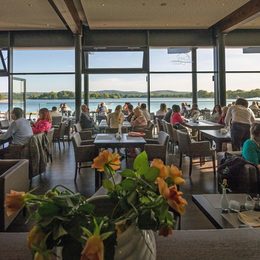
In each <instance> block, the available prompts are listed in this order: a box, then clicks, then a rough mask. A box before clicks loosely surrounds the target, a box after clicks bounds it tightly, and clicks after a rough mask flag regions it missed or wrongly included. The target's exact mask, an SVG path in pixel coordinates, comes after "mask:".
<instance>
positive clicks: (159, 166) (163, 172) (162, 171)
mask: <svg viewBox="0 0 260 260" xmlns="http://www.w3.org/2000/svg"><path fill="white" fill-rule="evenodd" d="M151 167H154V168H157V169H159V170H160V175H159V177H161V178H163V179H166V178H167V177H168V175H169V169H168V168H167V167H166V166H165V165H164V163H163V161H162V160H161V159H153V161H152V163H151Z"/></svg>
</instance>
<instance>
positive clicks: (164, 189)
mask: <svg viewBox="0 0 260 260" xmlns="http://www.w3.org/2000/svg"><path fill="white" fill-rule="evenodd" d="M156 182H157V184H158V188H159V192H160V194H161V195H162V196H163V197H164V198H165V199H168V197H169V195H170V190H169V188H168V185H167V183H166V182H165V181H164V179H162V178H160V177H157V178H156Z"/></svg>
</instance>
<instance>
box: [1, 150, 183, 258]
mask: <svg viewBox="0 0 260 260" xmlns="http://www.w3.org/2000/svg"><path fill="white" fill-rule="evenodd" d="M120 167H121V162H120V156H119V154H117V153H112V152H110V151H109V150H104V151H102V152H100V154H99V156H98V157H96V158H95V159H94V161H93V164H92V168H95V169H96V170H97V171H99V172H100V174H104V175H106V178H103V182H102V183H103V187H104V188H105V189H106V190H107V201H108V202H109V204H106V205H105V206H104V207H101V208H103V209H107V210H108V213H105V214H104V212H103V213H101V214H100V212H99V211H100V209H98V208H95V203H94V204H93V203H92V202H91V200H87V199H86V198H85V197H84V196H82V195H81V194H79V193H74V192H72V191H71V190H69V189H68V188H66V187H64V186H62V185H58V186H56V187H54V188H53V189H51V190H49V191H47V192H46V193H45V194H44V195H35V194H33V193H32V192H27V193H25V192H17V191H11V192H10V194H7V196H6V200H5V207H6V213H7V214H8V215H10V214H13V213H14V212H16V211H17V210H18V209H20V207H22V206H25V207H26V209H27V211H28V213H29V220H33V221H34V223H35V224H34V226H33V227H32V229H31V230H30V232H29V234H28V246H29V248H30V249H31V250H32V253H33V256H34V260H39V259H44V260H49V259H55V258H57V257H58V253H57V252H58V251H57V250H56V249H57V248H59V249H60V253H61V257H62V258H60V259H64V260H67V259H69V260H73V259H75V260H76V259H81V260H86V259H98V260H102V259H123V258H120V254H119V256H118V252H117V251H118V250H119V248H118V247H119V244H120V243H121V242H120V241H119V239H120V237H123V235H124V234H127V233H126V232H127V231H128V230H129V228H132V229H134V230H139V231H138V232H140V234H141V236H143V237H145V233H143V231H144V230H152V231H159V234H160V235H163V236H167V235H169V234H171V233H172V230H173V228H174V224H175V221H174V214H176V213H177V214H183V213H184V210H185V206H186V204H187V202H186V200H185V199H183V198H182V196H181V195H182V193H181V192H180V191H178V188H177V186H178V185H181V184H183V183H184V182H185V181H184V179H183V178H182V173H181V171H180V170H179V169H178V168H177V167H176V166H174V165H171V166H166V165H164V163H163V162H162V161H161V160H160V159H154V160H153V161H152V162H151V164H150V163H149V161H148V158H147V154H146V153H145V152H142V153H140V154H139V155H138V156H137V157H136V158H135V160H134V163H133V169H124V170H123V171H118V170H119V169H120ZM117 171H118V172H117ZM116 172H117V173H116ZM115 174H118V175H120V177H121V181H120V182H119V183H116V180H115ZM108 205H110V206H108ZM169 207H170V208H172V209H174V211H173V212H170V211H169ZM101 211H102V210H101ZM134 232H135V233H136V232H137V231H134ZM125 236H127V235H125ZM127 239H128V243H131V235H130V236H129V237H127ZM147 246H148V249H149V250H150V251H151V252H152V254H154V251H153V250H152V249H151V248H150V247H151V245H147ZM134 251H135V250H134ZM155 258H156V256H155V255H154V256H153V257H152V258H150V259H155ZM130 259H132V258H130ZM135 259H136V258H135ZM138 259H141V258H138ZM142 259H143V258H142Z"/></svg>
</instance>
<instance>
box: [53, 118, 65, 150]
mask: <svg viewBox="0 0 260 260" xmlns="http://www.w3.org/2000/svg"><path fill="white" fill-rule="evenodd" d="M66 127H67V123H66V122H62V123H60V126H59V128H54V134H53V142H57V143H58V145H59V151H60V142H61V141H62V143H63V147H65V142H64V141H65V131H66Z"/></svg>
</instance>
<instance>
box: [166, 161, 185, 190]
mask: <svg viewBox="0 0 260 260" xmlns="http://www.w3.org/2000/svg"><path fill="white" fill-rule="evenodd" d="M169 176H170V177H171V179H172V180H173V182H174V184H176V185H182V184H184V183H185V180H184V179H183V178H182V172H181V171H180V170H179V168H178V167H177V166H175V165H173V164H172V165H171V167H169Z"/></svg>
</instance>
